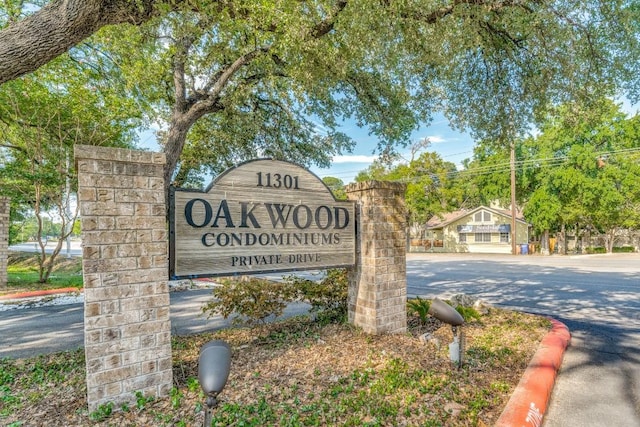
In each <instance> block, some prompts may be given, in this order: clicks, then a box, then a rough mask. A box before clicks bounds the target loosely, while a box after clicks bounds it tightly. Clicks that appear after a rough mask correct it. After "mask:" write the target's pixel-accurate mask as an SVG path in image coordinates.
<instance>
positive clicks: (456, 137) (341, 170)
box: [140, 98, 640, 184]
mask: <svg viewBox="0 0 640 427" xmlns="http://www.w3.org/2000/svg"><path fill="white" fill-rule="evenodd" d="M620 102H621V104H622V110H623V111H624V112H626V113H627V115H628V117H631V116H632V115H634V114H637V113H638V110H639V109H640V105H639V104H631V103H630V102H629V101H628V100H627V99H624V98H623V99H622V100H621V101H620ZM320 127H321V126H320ZM341 130H342V131H343V132H344V133H345V134H347V135H349V136H350V137H351V138H352V139H353V140H354V141H356V145H355V147H354V148H353V152H352V153H345V154H343V155H341V156H336V157H334V159H333V163H332V165H331V167H330V168H327V169H321V168H318V167H316V166H312V167H311V168H310V170H311V172H313V173H314V174H316V175H317V176H318V177H320V178H324V177H326V176H332V177H335V178H339V179H341V180H342V182H344V184H349V183H350V182H353V181H354V178H355V176H356V175H357V174H358V172H360V171H362V170H364V169H366V168H367V167H368V166H369V165H370V164H371V163H372V162H373V161H374V160H375V158H376V157H375V154H374V153H373V151H374V150H375V148H376V147H377V145H378V139H377V138H376V137H375V136H372V135H369V134H368V130H367V129H366V128H360V127H358V126H357V125H356V124H355V122H351V121H345V122H344V123H343V125H342V127H341ZM424 138H429V140H430V141H431V145H430V146H429V147H428V148H427V150H428V151H435V152H436V153H438V154H439V155H440V157H442V159H443V160H445V161H447V162H452V163H454V164H455V165H456V166H457V167H458V169H462V161H463V160H464V159H468V158H471V156H472V155H473V147H474V144H475V142H474V140H473V138H471V136H470V135H469V134H467V133H464V132H458V131H455V130H453V129H451V127H450V126H449V121H448V120H447V119H445V118H444V116H442V115H440V114H436V115H434V119H433V121H432V122H431V123H430V124H429V125H424V126H422V127H420V128H419V129H418V130H416V131H415V132H413V134H412V135H411V137H410V140H409V141H408V144H407V148H406V149H404V148H402V147H399V148H398V150H399V152H400V154H401V155H403V157H405V158H409V157H410V155H409V153H410V151H409V149H408V147H410V146H411V144H413V143H415V142H418V141H420V140H422V139H424ZM140 145H141V146H142V147H143V148H146V149H151V150H155V151H159V147H158V145H157V144H156V139H155V134H154V132H153V131H152V130H150V131H146V132H143V133H141V134H140Z"/></svg>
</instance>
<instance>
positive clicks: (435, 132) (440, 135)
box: [310, 115, 474, 184]
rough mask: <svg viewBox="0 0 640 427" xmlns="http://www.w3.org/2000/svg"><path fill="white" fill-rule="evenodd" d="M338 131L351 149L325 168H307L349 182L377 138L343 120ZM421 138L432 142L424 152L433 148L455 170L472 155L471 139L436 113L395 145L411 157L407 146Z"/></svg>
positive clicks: (369, 156)
mask: <svg viewBox="0 0 640 427" xmlns="http://www.w3.org/2000/svg"><path fill="white" fill-rule="evenodd" d="M341 130H342V131H343V132H344V133H345V134H347V135H348V136H350V137H351V138H352V139H353V140H354V141H356V146H355V147H354V149H353V152H352V153H345V154H344V155H341V156H336V157H334V158H333V164H332V165H331V167H330V168H328V169H320V168H318V167H311V168H310V170H311V172H313V173H315V174H316V175H318V176H319V177H320V178H324V177H326V176H333V177H335V178H339V179H341V180H342V181H343V182H344V183H345V184H348V183H350V182H353V180H354V178H355V176H356V175H357V174H358V172H360V171H362V170H364V169H366V168H367V167H368V166H369V165H370V164H371V163H372V162H373V161H374V160H375V158H376V156H375V154H373V151H374V150H375V148H376V147H377V145H378V139H377V138H376V137H375V136H372V135H369V134H368V130H367V129H363V128H360V127H358V126H356V125H355V124H351V123H349V122H346V123H345V124H344V125H343V126H342V128H341ZM424 138H429V141H430V142H431V145H430V146H429V147H428V148H427V149H426V151H435V152H436V153H438V154H439V155H440V156H441V157H442V159H443V160H445V161H447V162H452V163H455V164H456V166H457V167H458V169H461V168H462V161H463V160H464V159H467V158H470V157H471V156H472V154H473V146H474V141H473V139H472V138H471V136H470V135H468V134H466V133H461V132H458V131H455V130H452V129H451V127H450V126H449V122H448V121H447V120H446V119H445V118H444V117H443V116H440V115H436V116H435V117H434V120H433V122H432V123H430V124H429V125H425V126H422V127H421V128H419V129H418V130H416V131H414V132H413V134H412V135H411V137H410V140H409V141H408V144H407V147H406V148H403V147H398V151H399V153H400V154H401V155H402V156H403V157H404V158H407V159H408V158H410V150H409V147H410V146H411V145H412V144H414V143H416V142H418V141H420V140H422V139H424Z"/></svg>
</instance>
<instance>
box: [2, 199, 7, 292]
mask: <svg viewBox="0 0 640 427" xmlns="http://www.w3.org/2000/svg"><path fill="white" fill-rule="evenodd" d="M8 251H9V199H8V198H6V197H0V288H4V287H6V286H7V258H8Z"/></svg>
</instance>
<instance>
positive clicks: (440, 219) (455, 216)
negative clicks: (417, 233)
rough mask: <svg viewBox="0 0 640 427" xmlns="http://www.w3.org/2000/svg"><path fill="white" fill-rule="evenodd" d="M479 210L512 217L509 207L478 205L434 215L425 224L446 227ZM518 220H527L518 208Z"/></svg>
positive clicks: (429, 226) (432, 226)
mask: <svg viewBox="0 0 640 427" xmlns="http://www.w3.org/2000/svg"><path fill="white" fill-rule="evenodd" d="M479 210H486V211H489V212H493V213H495V214H499V215H504V216H508V217H511V210H509V209H496V208H490V207H487V206H478V207H477V208H475V209H471V210H467V209H461V210H458V211H453V212H447V213H444V214H440V215H434V216H433V217H431V218H430V219H429V221H427V223H426V224H425V225H426V227H427V229H431V228H442V227H446V226H447V225H449V224H451V223H452V222H455V221H457V220H459V219H461V218H464V217H465V216H469V215H473V214H475V213H476V212H477V211H479ZM516 221H519V222H522V223H525V224H526V221H525V220H524V216H523V215H522V211H520V210H517V209H516Z"/></svg>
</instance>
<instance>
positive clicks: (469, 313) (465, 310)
mask: <svg viewBox="0 0 640 427" xmlns="http://www.w3.org/2000/svg"><path fill="white" fill-rule="evenodd" d="M456 311H457V312H458V313H460V315H461V316H462V318H463V319H464V321H465V323H466V322H469V321H471V320H473V319H475V320H480V317H481V316H480V313H479V312H478V310H476V309H475V308H473V307H465V306H462V305H459V306H457V307H456Z"/></svg>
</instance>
